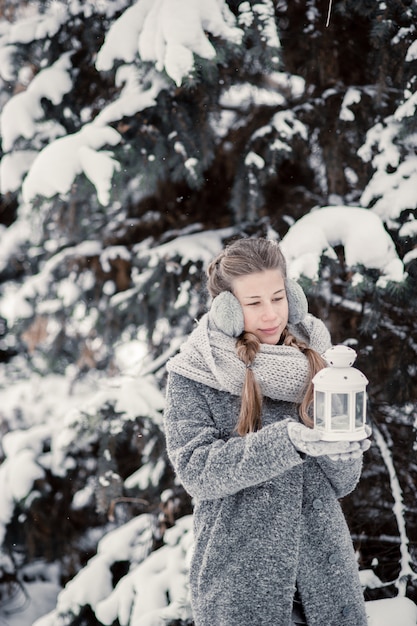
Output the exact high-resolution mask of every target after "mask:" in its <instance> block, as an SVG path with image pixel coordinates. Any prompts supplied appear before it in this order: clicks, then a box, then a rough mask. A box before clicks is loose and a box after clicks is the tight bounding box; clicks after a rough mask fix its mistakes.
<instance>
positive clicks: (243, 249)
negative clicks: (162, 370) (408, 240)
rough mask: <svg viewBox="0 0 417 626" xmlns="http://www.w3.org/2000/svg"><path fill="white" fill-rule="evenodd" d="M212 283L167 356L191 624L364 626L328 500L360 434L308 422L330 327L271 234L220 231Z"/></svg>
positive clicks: (338, 521)
mask: <svg viewBox="0 0 417 626" xmlns="http://www.w3.org/2000/svg"><path fill="white" fill-rule="evenodd" d="M208 289H209V292H210V295H211V296H212V297H213V302H212V305H211V308H210V311H209V313H208V314H206V315H204V316H203V318H202V319H201V321H200V323H199V324H198V326H197V328H196V329H195V330H194V331H193V332H192V333H191V335H190V337H189V338H188V340H187V341H186V342H185V343H184V345H183V346H182V348H181V351H180V353H179V354H178V355H176V356H175V357H174V358H172V359H171V360H170V362H169V364H168V371H169V379H168V389H167V405H166V412H165V429H166V437H167V448H168V453H169V457H170V459H171V461H172V463H173V465H174V468H175V470H176V473H177V475H178V477H179V479H180V481H181V482H182V484H183V485H184V487H185V489H186V490H187V491H188V492H189V493H190V494H191V496H192V497H193V499H194V504H195V509H194V551H193V558H192V563H191V570H190V587H191V601H192V609H193V615H194V621H195V625H196V626H290V624H293V623H296V624H299V623H301V624H308V626H366V624H367V619H366V614H365V605H364V600H363V595H362V590H361V585H360V582H359V576H358V567H357V563H356V560H355V556H354V551H353V547H352V543H351V539H350V534H349V530H348V527H347V525H346V522H345V519H344V516H343V513H342V510H341V507H340V505H339V502H338V499H339V498H341V497H342V496H344V495H346V494H348V493H349V492H350V491H352V490H353V489H354V487H355V485H356V484H357V482H358V480H359V477H360V473H361V466H362V453H363V451H364V450H365V449H367V448H368V447H369V441H368V440H365V441H364V442H361V443H358V442H354V443H351V442H324V441H320V440H319V437H318V435H317V434H316V432H315V431H314V430H312V429H311V425H312V420H311V405H312V384H311V379H312V377H313V376H314V374H315V373H316V372H317V371H319V369H321V368H322V367H324V365H325V364H324V362H323V360H322V358H321V357H320V354H321V353H323V352H324V351H325V350H326V349H327V348H328V347H330V338H329V333H328V331H327V330H326V327H325V326H324V324H323V323H322V322H321V321H320V320H318V319H317V318H315V317H313V316H312V315H310V314H308V313H307V301H306V298H305V296H304V294H303V292H302V290H301V288H300V287H299V285H298V284H297V283H295V282H294V281H291V280H289V279H287V278H286V266H285V260H284V258H283V256H282V253H281V251H280V249H279V246H278V244H277V243H276V242H274V241H269V240H266V239H252V238H248V239H241V240H238V241H235V242H234V243H232V244H230V245H229V246H228V247H226V249H225V250H224V251H223V252H221V254H220V255H219V256H218V257H217V258H216V259H214V261H212V263H211V264H210V266H209V267H208ZM297 607H301V610H296V608H297Z"/></svg>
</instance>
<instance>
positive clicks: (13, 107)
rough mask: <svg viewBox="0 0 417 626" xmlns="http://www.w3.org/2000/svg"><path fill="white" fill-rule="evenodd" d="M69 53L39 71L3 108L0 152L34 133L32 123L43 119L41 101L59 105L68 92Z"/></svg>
mask: <svg viewBox="0 0 417 626" xmlns="http://www.w3.org/2000/svg"><path fill="white" fill-rule="evenodd" d="M70 59H71V53H66V54H63V55H62V56H61V57H60V58H59V59H58V61H56V62H55V63H54V64H53V65H51V66H50V67H47V68H45V69H44V70H41V71H40V72H39V73H38V74H37V75H36V76H35V77H34V78H33V80H32V81H31V83H30V84H29V86H28V88H27V89H26V91H22V92H20V93H18V94H17V95H15V96H13V98H10V100H9V101H8V102H6V104H5V105H4V107H3V111H2V114H1V117H0V133H1V136H2V139H3V150H4V151H5V152H8V151H9V150H11V149H12V147H13V144H14V142H15V141H16V139H18V138H19V137H25V139H30V138H31V137H33V135H34V134H35V132H36V129H37V125H36V122H37V121H38V120H40V119H41V118H42V117H43V109H42V106H41V100H42V98H46V99H47V100H50V101H51V102H52V104H55V105H57V104H59V102H61V100H62V97H63V96H64V95H65V94H66V93H68V91H70V89H71V88H72V80H71V77H70V74H69V69H70V67H71V60H70Z"/></svg>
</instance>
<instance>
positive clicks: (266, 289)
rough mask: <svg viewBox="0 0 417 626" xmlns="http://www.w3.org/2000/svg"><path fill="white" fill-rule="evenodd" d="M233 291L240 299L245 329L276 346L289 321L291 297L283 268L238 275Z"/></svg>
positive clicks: (264, 341) (261, 340)
mask: <svg viewBox="0 0 417 626" xmlns="http://www.w3.org/2000/svg"><path fill="white" fill-rule="evenodd" d="M232 289H233V294H234V295H235V296H236V298H237V299H238V300H239V302H240V304H241V306H242V309H243V316H244V323H245V331H247V332H250V333H253V334H254V335H256V336H257V337H258V339H259V341H260V342H261V343H268V344H270V345H275V344H276V343H278V341H279V339H280V337H281V334H282V331H283V330H284V328H285V327H286V325H287V323H288V300H287V295H286V292H285V283H284V278H283V276H282V274H281V272H280V270H265V271H263V272H255V273H253V274H247V275H246V276H239V278H235V279H234V280H233V284H232Z"/></svg>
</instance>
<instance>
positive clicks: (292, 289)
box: [285, 278, 308, 324]
mask: <svg viewBox="0 0 417 626" xmlns="http://www.w3.org/2000/svg"><path fill="white" fill-rule="evenodd" d="M285 291H286V292H287V300H288V322H289V323H290V324H299V323H300V322H302V321H303V319H304V318H305V316H306V315H307V313H308V302H307V298H306V295H305V293H304V291H303V290H302V288H301V287H300V285H299V284H298V283H297V282H296V281H295V280H293V279H292V278H286V279H285Z"/></svg>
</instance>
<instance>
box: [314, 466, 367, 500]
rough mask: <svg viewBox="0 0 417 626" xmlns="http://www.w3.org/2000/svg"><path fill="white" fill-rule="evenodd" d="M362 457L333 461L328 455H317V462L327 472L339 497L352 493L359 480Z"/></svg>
mask: <svg viewBox="0 0 417 626" xmlns="http://www.w3.org/2000/svg"><path fill="white" fill-rule="evenodd" d="M362 460H363V459H362V457H360V458H359V459H354V460H353V461H333V460H332V459H330V458H329V457H328V456H323V457H317V463H318V464H319V465H320V467H321V469H322V471H323V472H324V473H325V474H326V476H327V478H328V480H329V481H330V484H331V485H332V487H333V490H334V492H335V494H336V496H337V497H338V498H343V497H344V496H347V495H348V494H349V493H351V492H352V491H353V490H354V489H355V487H356V485H357V484H358V482H359V479H360V476H361V472H362Z"/></svg>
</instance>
